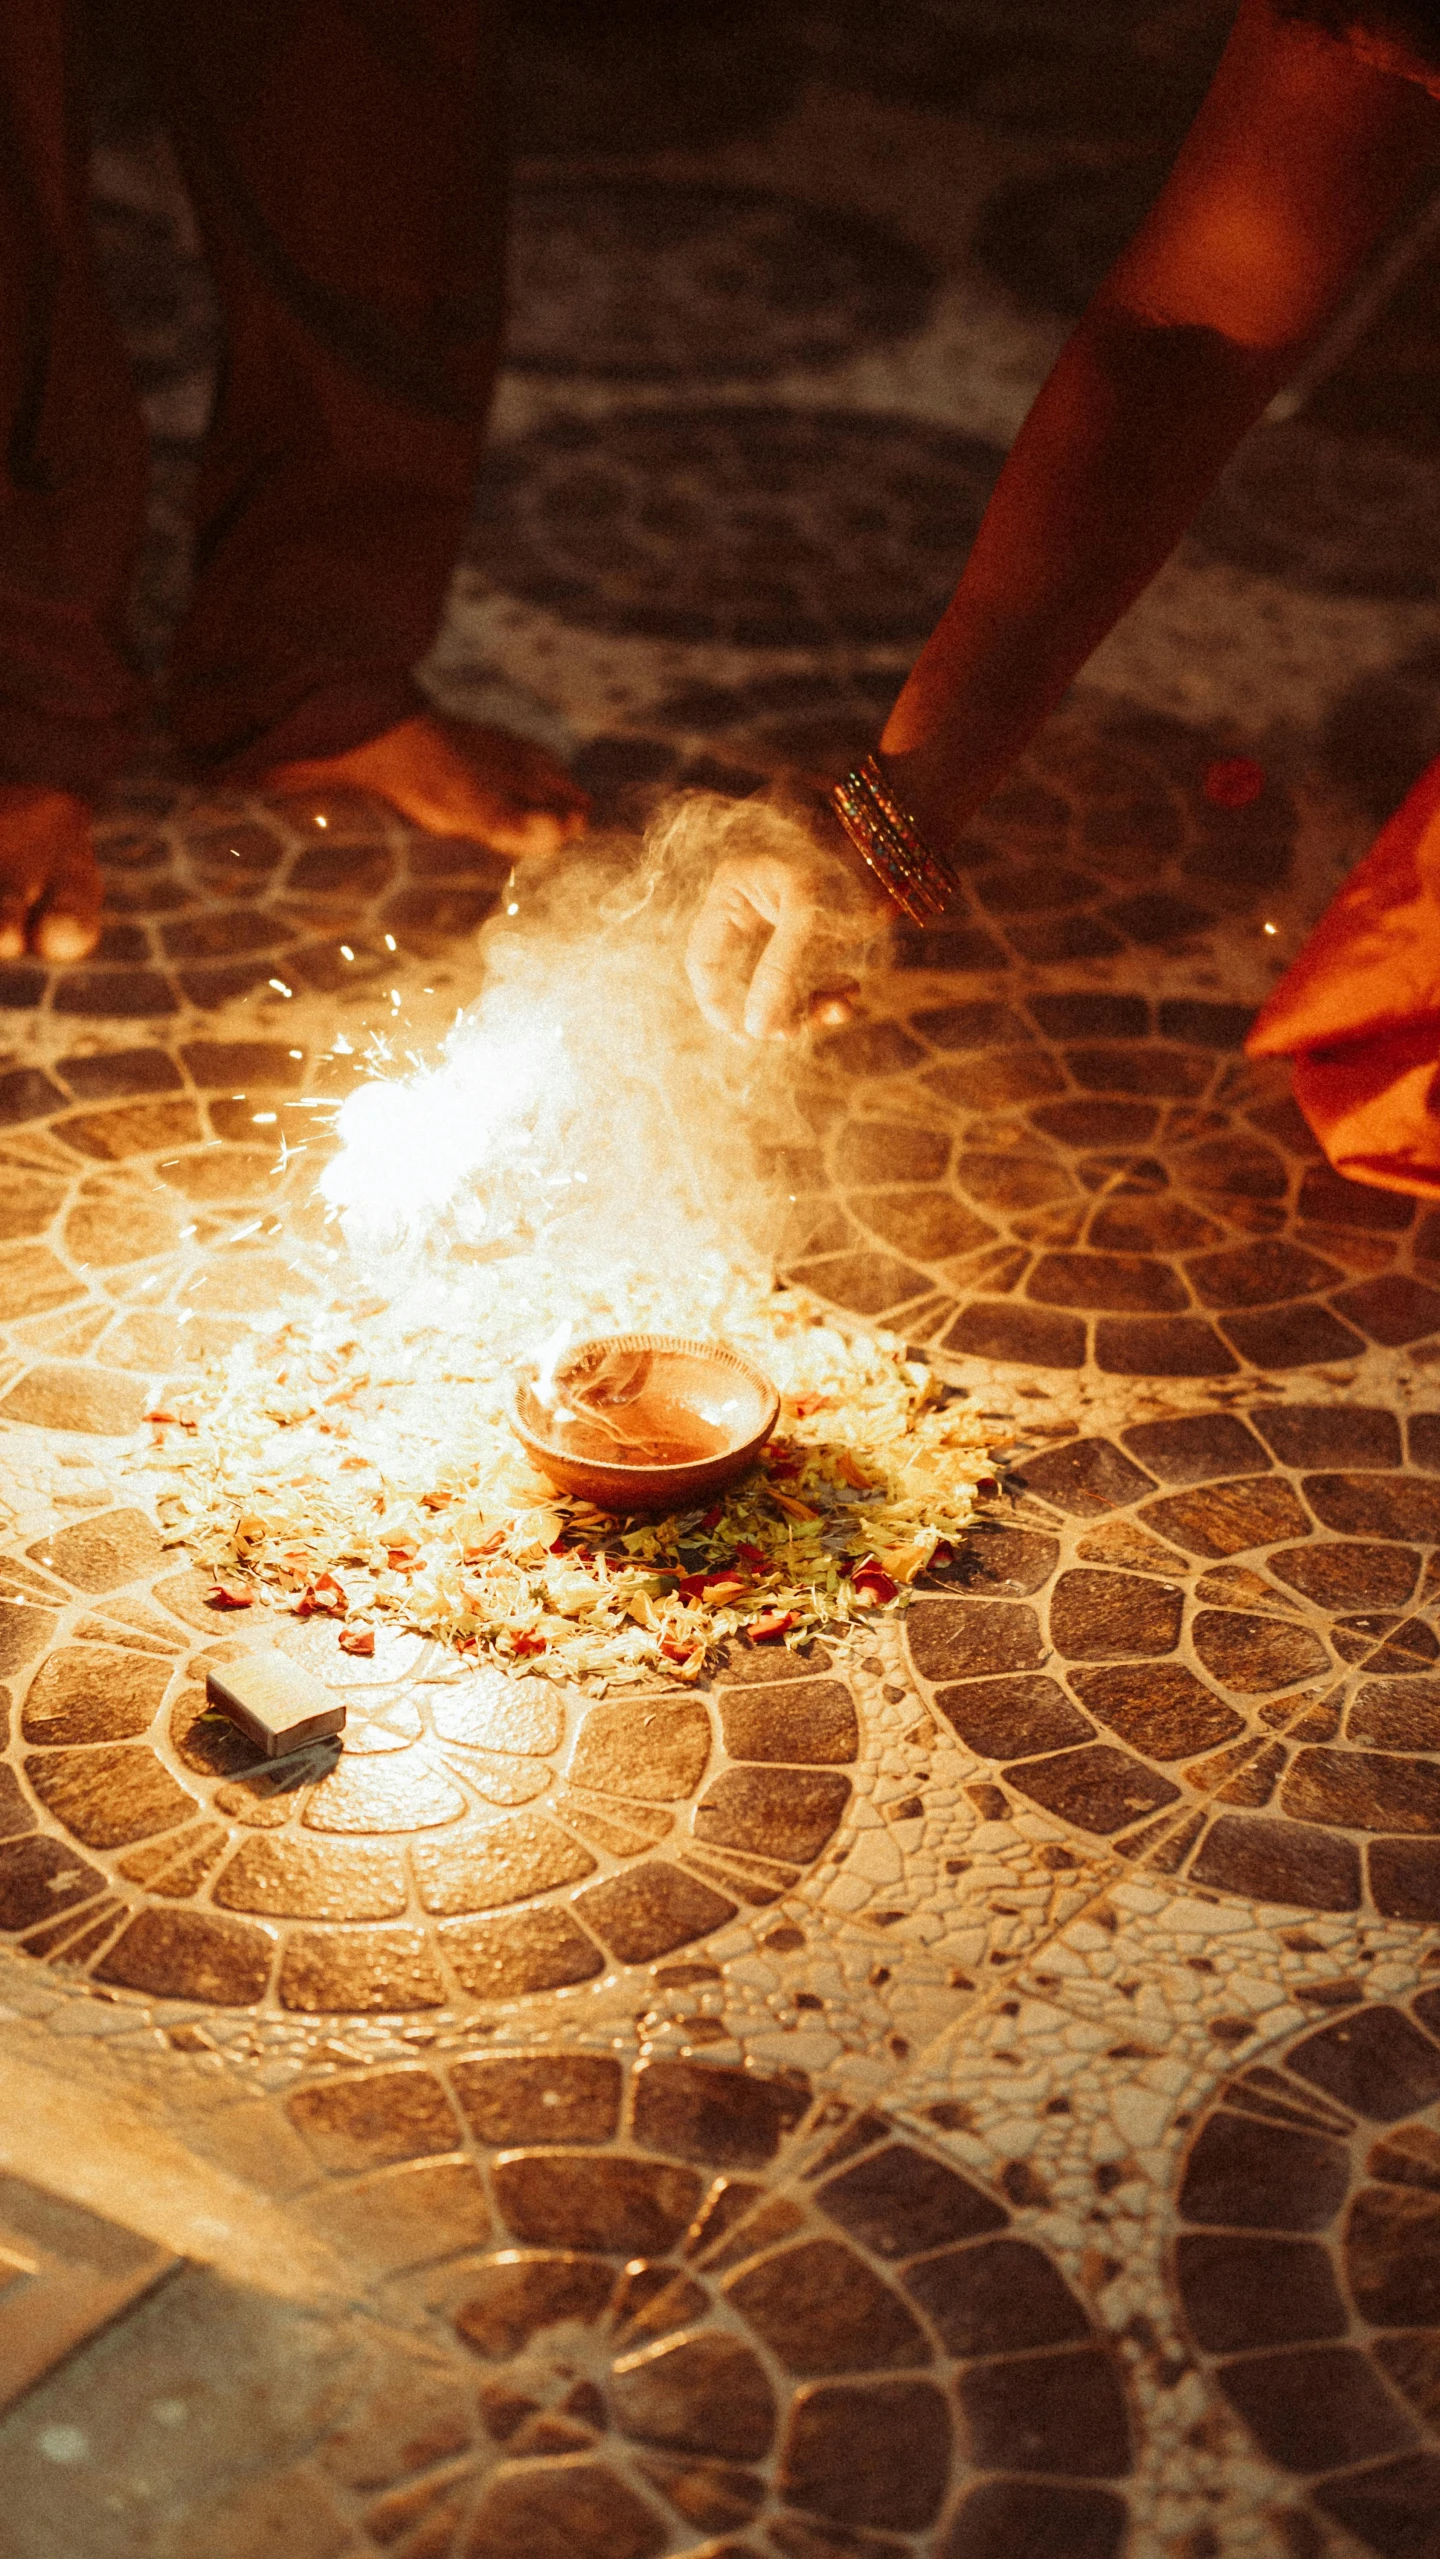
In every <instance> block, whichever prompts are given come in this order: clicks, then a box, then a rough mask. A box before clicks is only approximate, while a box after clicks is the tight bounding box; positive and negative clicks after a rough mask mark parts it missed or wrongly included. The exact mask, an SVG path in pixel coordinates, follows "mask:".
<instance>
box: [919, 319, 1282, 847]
mask: <svg viewBox="0 0 1440 2559" xmlns="http://www.w3.org/2000/svg"><path fill="white" fill-rule="evenodd" d="M1293 361H1294V356H1293V353H1292V352H1291V351H1289V350H1286V351H1283V352H1279V353H1277V352H1276V351H1274V350H1271V349H1263V350H1256V349H1253V348H1247V347H1241V346H1237V345H1235V344H1233V343H1231V342H1230V341H1229V340H1227V339H1225V338H1223V337H1221V336H1220V335H1219V333H1218V332H1216V331H1214V330H1210V329H1195V328H1165V327H1160V326H1156V325H1153V324H1150V323H1148V322H1145V321H1143V320H1141V319H1140V318H1138V317H1137V316H1136V315H1134V314H1131V313H1128V312H1126V311H1124V310H1123V309H1117V308H1115V307H1114V306H1113V305H1111V304H1110V303H1108V302H1107V300H1106V298H1105V297H1103V296H1102V297H1101V300H1100V301H1099V302H1098V303H1096V304H1095V305H1093V306H1092V308H1091V310H1090V311H1089V313H1087V315H1086V317H1085V319H1084V320H1083V321H1082V323H1081V325H1080V327H1079V329H1078V330H1077V331H1076V333H1075V336H1074V337H1073V338H1072V339H1071V341H1070V343H1069V345H1068V346H1067V347H1066V349H1065V351H1064V353H1063V355H1062V356H1061V358H1060V361H1059V363H1058V364H1057V366H1056V368H1055V370H1054V372H1053V373H1052V374H1051V376H1050V379H1049V381H1048V382H1047V384H1046V386H1045V389H1044V390H1043V391H1042V393H1041V395H1040V398H1039V399H1038V401H1037V402H1036V404H1035V407H1034V408H1033V409H1032V411H1031V413H1030V416H1029V418H1028V419H1027V420H1026V423H1025V426H1024V427H1023V429H1022V431H1021V434H1020V436H1019V439H1018V441H1017V442H1016V445H1015V448H1014V450H1013V452H1012V453H1011V455H1010V457H1009V460H1008V461H1007V463H1006V465H1005V468H1004V470H1003V472H1002V473H1001V476H1000V479H999V482H998V483H997V486H996V489H995V494H994V496H993V498H992V499H991V502H990V506H989V508H988V510H987V512H986V515H985V520H984V523H983V524H982V526H981V529H980V532H979V535H978V537H977V539H976V542H975V547H974V549H973V551H972V552H971V555H970V558H969V561H968V562H967V564H966V568H965V572H964V575H963V576H962V578H961V580H960V583H959V586H958V587H957V589H956V592H955V595H954V597H953V599H952V601H951V603H950V605H949V607H948V609H947V611H946V613H945V615H944V618H943V620H942V621H941V622H940V623H939V625H938V626H937V628H936V630H935V631H934V632H933V633H932V635H931V638H930V639H929V641H928V642H927V644H926V646H925V648H924V650H923V651H922V653H921V655H920V657H919V659H918V660H917V662H916V664H915V667H914V669H913V670H912V672H911V675H910V677H909V679H908V681H907V683H906V685H905V688H904V690H903V692H902V693H901V695H900V697H899V700H898V701H897V703H896V705H895V708H894V710H893V711H892V713H891V715H890V719H889V721H888V723H887V725H886V728H885V732H884V736H883V739H882V748H883V751H884V755H885V759H886V764H887V768H888V770H889V772H890V774H891V775H892V777H893V779H894V782H895V786H896V789H897V792H898V793H899V796H900V797H901V798H902V799H903V800H904V801H905V802H906V803H907V805H908V806H909V807H910V808H911V810H912V811H913V812H914V815H915V817H916V819H917V821H918V822H919V824H920V826H921V828H922V831H923V832H924V833H925V835H926V836H927V838H929V840H930V841H932V842H933V843H934V844H935V846H936V848H937V849H938V850H941V851H944V850H946V849H947V848H948V847H949V846H950V845H951V844H953V842H954V841H955V839H956V837H957V836H959V835H960V834H961V833H962V832H963V830H964V827H965V825H966V823H967V821H968V819H969V818H970V816H971V815H972V813H973V812H974V810H975V809H976V808H978V807H979V806H980V804H981V802H982V801H984V800H985V799H987V798H988V797H989V794H990V792H991V791H992V790H993V789H994V788H995V786H996V784H997V783H998V782H999V781H1000V780H1001V779H1002V778H1003V776H1004V774H1005V773H1006V772H1007V771H1008V769H1009V767H1010V766H1011V764H1013V762H1014V761H1015V758H1016V757H1017V756H1018V755H1019V754H1020V753H1021V751H1022V749H1023V748H1024V746H1025V745H1026V743H1027V741H1028V740H1029V738H1030V736H1031V735H1032V734H1033V732H1034V731H1035V729H1037V728H1038V727H1039V725H1040V723H1041V722H1042V721H1043V720H1044V719H1045V718H1047V716H1048V715H1049V713H1050V712H1051V711H1052V710H1053V709H1054V707H1055V705H1056V703H1057V702H1058V701H1059V700H1060V698H1061V696H1062V694H1063V693H1064V692H1065V690H1066V687H1067V686H1068V685H1069V684H1070V683H1071V681H1072V680H1073V678H1074V676H1075V675H1076V673H1077V671H1078V670H1079V668H1080V667H1081V666H1083V664H1084V663H1085V660H1086V659H1087V658H1088V657H1089V656H1090V654H1091V652H1092V650H1094V649H1095V648H1096V647H1098V645H1099V643H1100V641H1101V640H1102V639H1103V638H1104V637H1105V634H1106V633H1107V632H1108V631H1109V630H1110V629H1111V628H1112V626H1113V625H1114V624H1115V623H1116V622H1117V621H1118V620H1119V619H1120V616H1121V615H1122V614H1123V613H1124V612H1125V611H1126V609H1127V607H1128V606H1129V605H1130V604H1132V603H1133V602H1134V600H1135V598H1136V597H1137V596H1138V595H1139V594H1140V593H1141V592H1142V590H1143V589H1144V588H1145V587H1146V586H1147V585H1148V583H1149V581H1150V579H1151V578H1152V577H1153V576H1154V574H1155V572H1156V570H1157V569H1158V568H1159V567H1160V565H1161V563H1162V561H1164V560H1165V558H1166V557H1167V556H1168V554H1169V553H1170V551H1171V550H1172V549H1173V548H1174V546H1175V544H1176V542H1177V541H1178V540H1179V538H1180V536H1181V534H1182V533H1183V532H1184V530H1185V528H1186V526H1187V525H1188V523H1189V522H1190V519H1191V517H1192V516H1193V515H1194V513H1195V510H1196V508H1197V507H1198V506H1199V505H1200V503H1201V500H1202V499H1203V498H1204V496H1205V494H1206V491H1207V490H1208V489H1209V488H1210V486H1211V484H1212V482H1213V481H1214V480H1215V478H1216V476H1217V475H1218V473H1219V472H1220V470H1221V469H1222V468H1223V466H1224V464H1225V462H1226V461H1227V460H1228V458H1229V456H1230V454H1231V453H1232V452H1233V451H1234V449H1235V447H1236V445H1237V444H1238V443H1239V441H1240V439H1241V437H1242V436H1243V435H1244V434H1245V432H1246V430H1247V428H1248V427H1250V426H1251V425H1253V423H1254V422H1255V420H1256V419H1257V418H1258V417H1259V416H1260V414H1261V412H1262V410H1263V409H1264V408H1265V406H1266V403H1267V402H1268V401H1269V399H1270V398H1271V397H1272V395H1273V393H1274V392H1275V390H1276V389H1277V388H1278V386H1279V384H1280V383H1281V382H1282V381H1283V380H1284V379H1285V376H1286V374H1287V372H1288V371H1289V369H1290V366H1291V364H1292V363H1293Z"/></svg>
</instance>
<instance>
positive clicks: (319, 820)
mask: <svg viewBox="0 0 1440 2559" xmlns="http://www.w3.org/2000/svg"><path fill="white" fill-rule="evenodd" d="M315 823H316V825H317V826H328V825H329V823H330V820H329V819H328V817H322V816H321V815H320V812H319V810H318V809H317V810H316V812H315Z"/></svg>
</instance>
